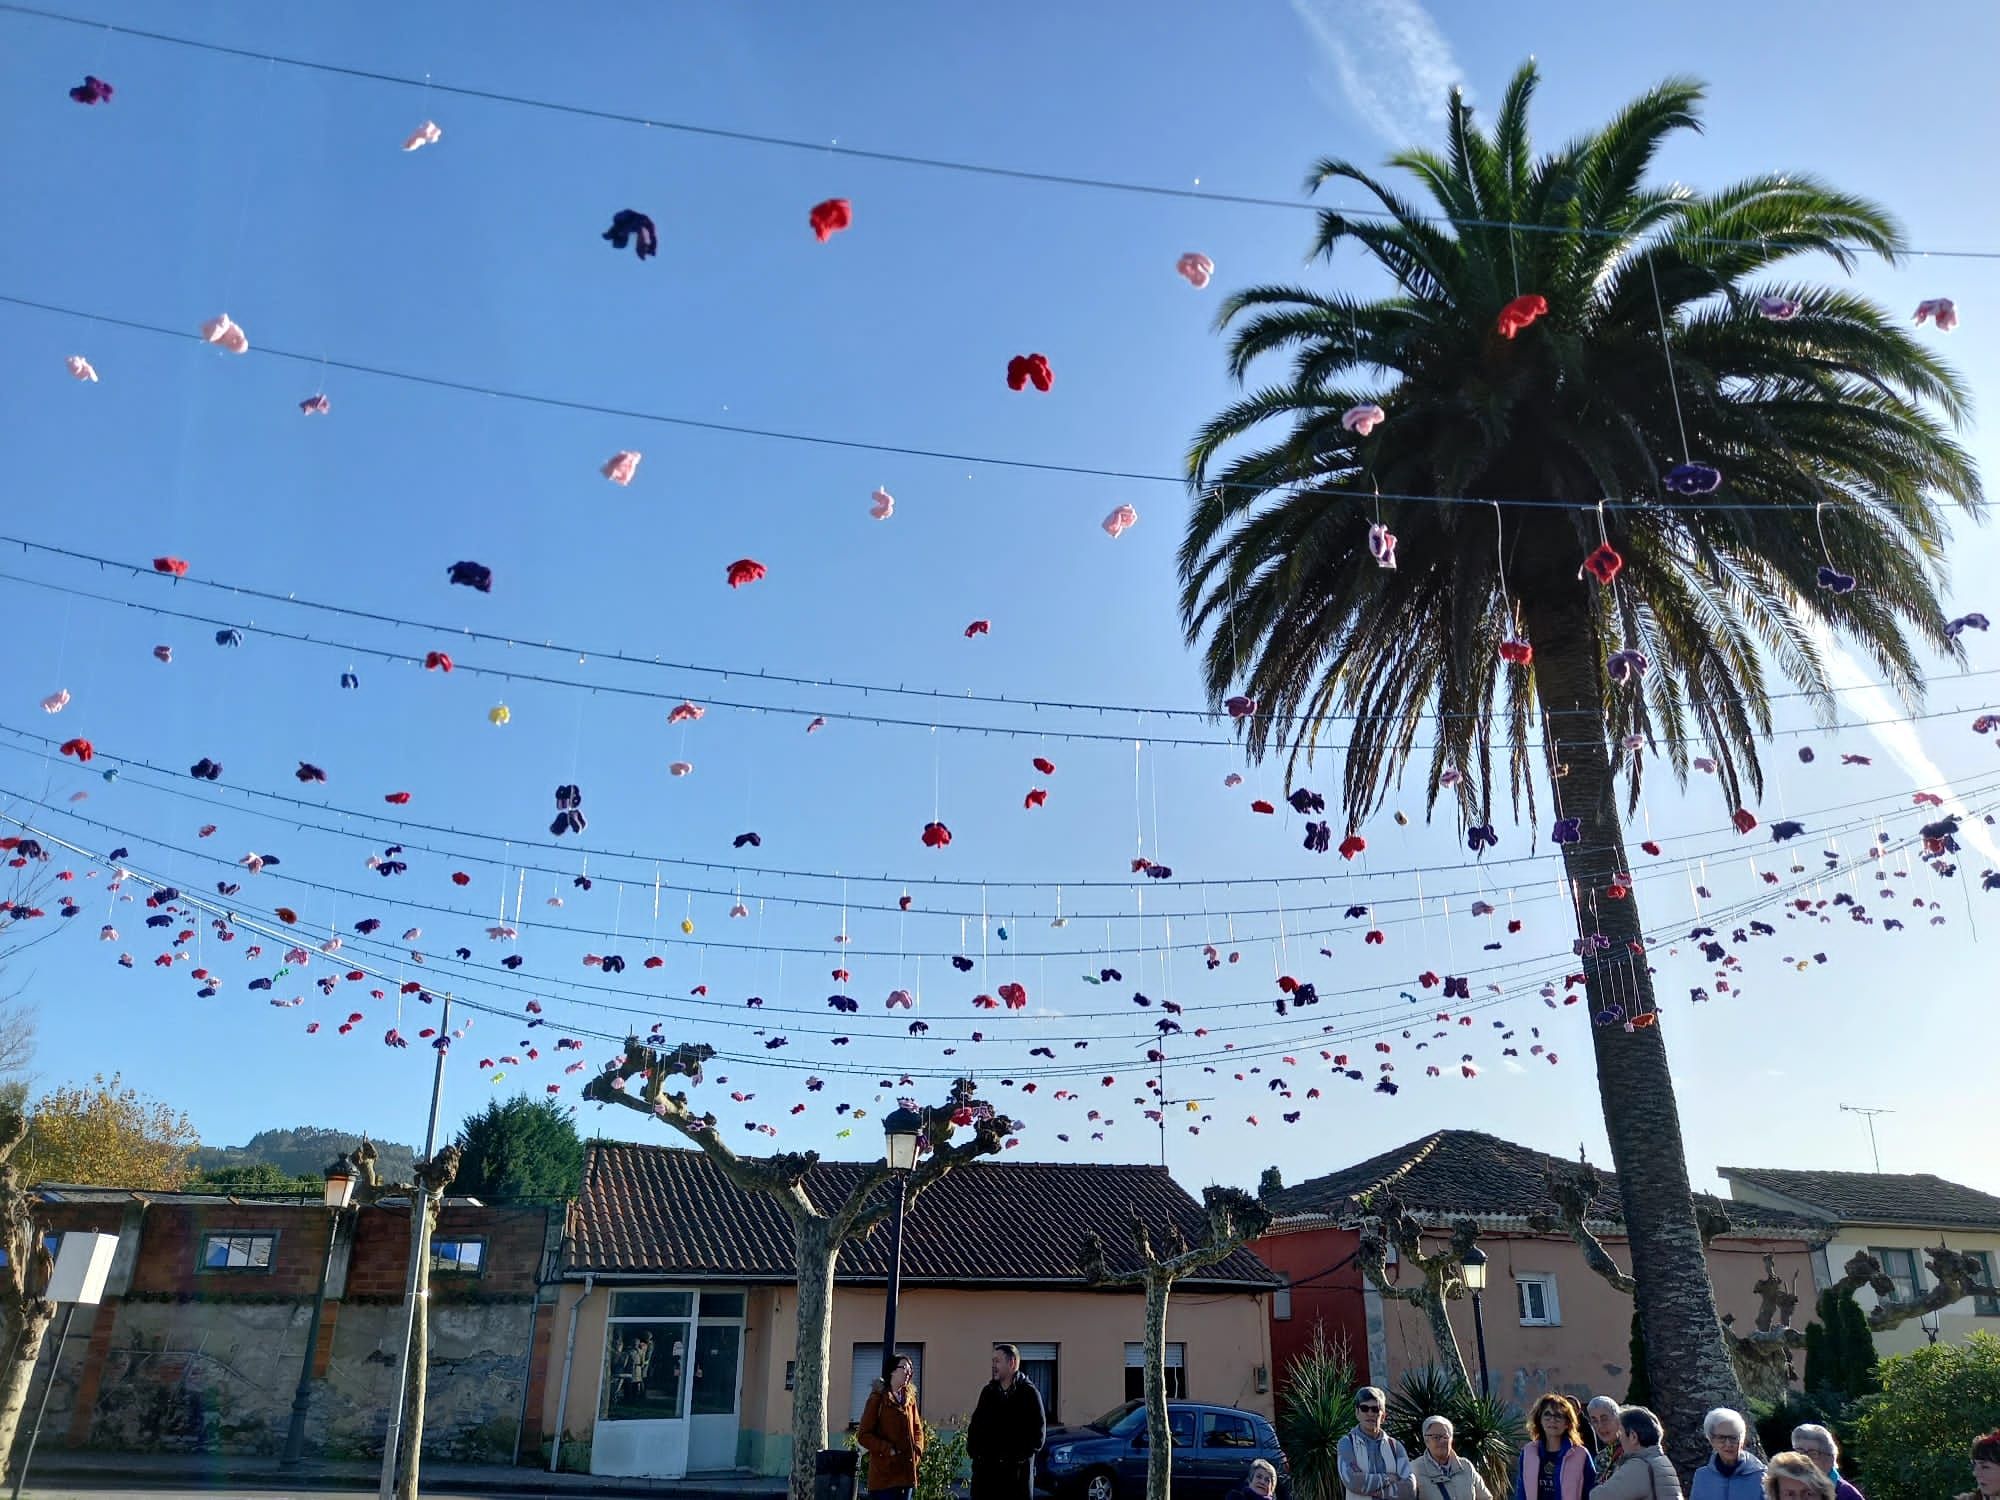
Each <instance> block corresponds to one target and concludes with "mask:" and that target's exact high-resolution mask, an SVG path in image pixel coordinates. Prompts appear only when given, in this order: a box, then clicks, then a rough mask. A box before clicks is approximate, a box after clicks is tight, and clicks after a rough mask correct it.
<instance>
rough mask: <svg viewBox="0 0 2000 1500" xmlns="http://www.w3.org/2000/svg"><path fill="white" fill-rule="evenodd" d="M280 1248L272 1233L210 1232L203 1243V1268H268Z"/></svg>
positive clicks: (228, 1269)
mask: <svg viewBox="0 0 2000 1500" xmlns="http://www.w3.org/2000/svg"><path fill="white" fill-rule="evenodd" d="M277 1248H278V1236H277V1235H276V1233H270V1234H211V1235H209V1236H208V1237H207V1238H206V1239H204V1240H203V1241H202V1242H201V1269H202V1270H204V1271H268V1270H270V1269H271V1260H272V1257H273V1256H274V1255H275V1254H276V1252H277Z"/></svg>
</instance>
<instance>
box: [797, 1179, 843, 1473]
mask: <svg viewBox="0 0 2000 1500" xmlns="http://www.w3.org/2000/svg"><path fill="white" fill-rule="evenodd" d="M792 1247H793V1250H794V1251H795V1253H796V1254H797V1257H798V1266H799V1293H798V1295H799V1331H798V1349H797V1363H796V1365H795V1366H794V1368H793V1371H792V1496H791V1500H812V1495H813V1480H814V1474H813V1464H814V1458H815V1455H817V1454H818V1453H819V1451H820V1450H821V1449H822V1448H824V1447H825V1446H826V1381H827V1359H828V1351H829V1350H830V1349H831V1347H832V1344H833V1268H834V1263H835V1262H836V1261H837V1260H838V1259H839V1258H840V1246H839V1245H838V1244H836V1243H835V1242H834V1239H833V1234H832V1228H831V1225H830V1224H829V1223H828V1221H827V1220H825V1219H820V1218H799V1219H794V1220H793V1221H792Z"/></svg>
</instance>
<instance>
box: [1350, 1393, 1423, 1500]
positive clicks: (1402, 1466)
mask: <svg viewBox="0 0 2000 1500" xmlns="http://www.w3.org/2000/svg"><path fill="white" fill-rule="evenodd" d="M1388 1410H1389V1398H1388V1396H1387V1395H1386V1394H1384V1393H1383V1391H1382V1388H1381V1387H1380V1386H1373V1385H1364V1386H1363V1387H1361V1389H1360V1390H1358V1391H1356V1392H1355V1393H1354V1430H1353V1431H1351V1432H1349V1433H1348V1434H1347V1436H1346V1437H1344V1438H1342V1439H1341V1440H1340V1448H1339V1450H1338V1451H1339V1461H1340V1482H1341V1483H1342V1484H1343V1485H1345V1486H1346V1488H1347V1500H1403V1497H1404V1496H1406V1495H1408V1494H1409V1492H1410V1455H1409V1454H1408V1453H1406V1452H1404V1451H1403V1445H1402V1444H1401V1443H1399V1442H1397V1441H1396V1440H1395V1439H1394V1438H1392V1437H1390V1436H1389V1434H1388V1433H1386V1432H1384V1431H1383V1430H1382V1419H1383V1418H1384V1417H1385V1416H1387V1415H1388Z"/></svg>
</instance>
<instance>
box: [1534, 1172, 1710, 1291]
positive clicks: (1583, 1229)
mask: <svg viewBox="0 0 2000 1500" xmlns="http://www.w3.org/2000/svg"><path fill="white" fill-rule="evenodd" d="M1547 1181H1548V1187H1549V1196H1550V1197H1551V1198H1553V1199H1554V1200H1555V1204H1556V1212H1555V1215H1554V1216H1553V1217H1551V1216H1550V1215H1548V1214H1530V1215H1529V1216H1528V1225H1529V1227H1530V1228H1532V1229H1534V1230H1536V1231H1538V1232H1540V1233H1543V1234H1546V1233H1548V1232H1549V1231H1550V1230H1552V1229H1556V1228H1561V1229H1564V1230H1567V1231H1568V1233H1569V1237H1570V1238H1571V1239H1573V1240H1575V1241H1576V1244H1577V1248H1578V1249H1580V1250H1582V1251H1583V1263H1584V1264H1585V1265H1587V1266H1589V1267H1590V1269H1591V1270H1593V1271H1595V1272H1596V1273H1597V1274H1598V1275H1599V1276H1602V1277H1603V1278H1604V1279H1605V1280H1606V1281H1608V1282H1610V1283H1611V1284H1612V1285H1613V1286H1614V1287H1616V1288H1618V1290H1619V1291H1621V1292H1623V1293H1624V1294H1625V1295H1626V1296H1628V1297H1629V1296H1631V1295H1632V1294H1633V1292H1634V1291H1636V1290H1637V1289H1638V1286H1639V1283H1638V1282H1636V1281H1634V1280H1633V1279H1632V1278H1631V1277H1630V1276H1629V1275H1627V1274H1626V1273H1625V1271H1623V1270H1622V1269H1621V1268H1620V1267H1619V1265H1618V1262H1617V1261H1616V1260H1615V1259H1613V1258H1612V1254H1611V1252H1610V1251H1609V1250H1607V1249H1605V1248H1604V1242H1603V1241H1602V1240H1600V1239H1598V1237H1597V1236H1596V1235H1595V1234H1593V1233H1591V1231H1590V1226H1589V1225H1588V1224H1587V1223H1586V1222H1585V1220H1586V1218H1587V1217H1588V1215H1589V1213H1590V1205H1591V1203H1592V1202H1593V1201H1594V1200H1595V1199H1596V1197H1597V1193H1598V1189H1599V1188H1600V1187H1602V1186H1603V1181H1602V1179H1601V1178H1599V1177H1598V1175H1597V1169H1596V1168H1595V1167H1593V1166H1591V1165H1590V1164H1589V1163H1588V1162H1584V1163H1582V1164H1580V1165H1578V1166H1576V1167H1561V1168H1556V1167H1551V1168H1550V1169H1549V1172H1548V1177H1547ZM1702 1243H1703V1244H1704V1245H1706V1244H1707V1243H1708V1242H1707V1239H1706V1238H1704V1239H1703V1241H1702Z"/></svg>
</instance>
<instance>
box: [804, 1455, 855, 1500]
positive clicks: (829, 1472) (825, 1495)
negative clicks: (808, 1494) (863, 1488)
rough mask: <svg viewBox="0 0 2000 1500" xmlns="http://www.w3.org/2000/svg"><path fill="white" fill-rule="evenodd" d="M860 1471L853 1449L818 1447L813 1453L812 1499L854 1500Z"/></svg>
mask: <svg viewBox="0 0 2000 1500" xmlns="http://www.w3.org/2000/svg"><path fill="white" fill-rule="evenodd" d="M860 1471H861V1455H860V1453H859V1452H858V1451H856V1450H855V1449H853V1448H822V1449H820V1450H819V1452H818V1453H816V1454H815V1455H813V1500H854V1497H855V1494H856V1481H857V1478H858V1476H859V1474H860Z"/></svg>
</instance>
